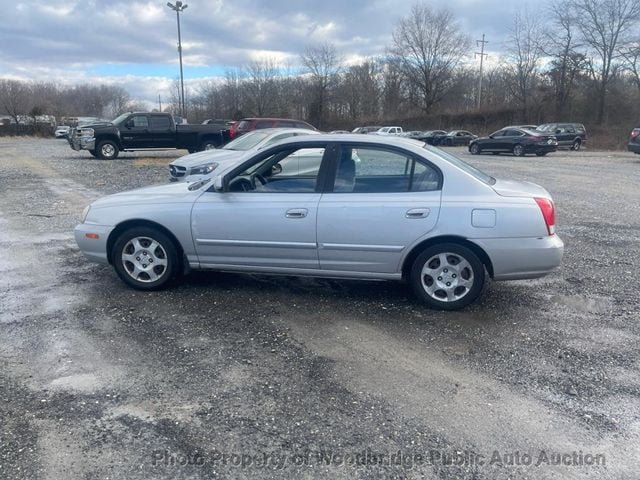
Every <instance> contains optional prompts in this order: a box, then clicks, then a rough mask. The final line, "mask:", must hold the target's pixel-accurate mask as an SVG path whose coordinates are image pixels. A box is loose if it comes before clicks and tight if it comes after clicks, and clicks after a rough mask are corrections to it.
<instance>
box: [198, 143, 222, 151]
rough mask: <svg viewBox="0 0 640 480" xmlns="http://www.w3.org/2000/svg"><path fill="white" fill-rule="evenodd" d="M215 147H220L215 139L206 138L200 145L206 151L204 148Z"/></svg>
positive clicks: (210, 148) (211, 148)
mask: <svg viewBox="0 0 640 480" xmlns="http://www.w3.org/2000/svg"><path fill="white" fill-rule="evenodd" d="M215 148H218V146H217V145H216V142H215V141H213V140H204V141H203V142H202V144H201V145H200V150H201V151H204V150H213V149H215Z"/></svg>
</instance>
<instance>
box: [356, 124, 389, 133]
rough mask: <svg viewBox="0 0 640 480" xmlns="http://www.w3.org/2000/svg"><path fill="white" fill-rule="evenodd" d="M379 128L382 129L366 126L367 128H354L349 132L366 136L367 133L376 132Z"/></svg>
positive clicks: (375, 126) (379, 126) (376, 126)
mask: <svg viewBox="0 0 640 480" xmlns="http://www.w3.org/2000/svg"><path fill="white" fill-rule="evenodd" d="M381 128H382V126H381V125H372V126H368V127H357V128H354V129H353V130H351V133H361V134H365V135H366V134H367V133H373V132H377V131H378V130H380V129H381Z"/></svg>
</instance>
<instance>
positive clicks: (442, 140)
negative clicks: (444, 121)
mask: <svg viewBox="0 0 640 480" xmlns="http://www.w3.org/2000/svg"><path fill="white" fill-rule="evenodd" d="M476 138H478V136H477V135H474V134H473V133H471V132H467V131H466V130H452V131H450V132H449V133H447V134H446V135H445V136H443V137H439V139H438V145H443V146H446V147H454V146H456V145H469V142H470V141H471V140H475V139H476Z"/></svg>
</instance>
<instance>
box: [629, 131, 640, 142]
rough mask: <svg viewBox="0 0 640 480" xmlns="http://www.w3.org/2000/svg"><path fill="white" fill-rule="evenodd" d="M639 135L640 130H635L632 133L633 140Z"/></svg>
mask: <svg viewBox="0 0 640 480" xmlns="http://www.w3.org/2000/svg"><path fill="white" fill-rule="evenodd" d="M638 135H640V128H634V129H633V131H632V132H631V140H633V139H634V138H636V137H637V136H638Z"/></svg>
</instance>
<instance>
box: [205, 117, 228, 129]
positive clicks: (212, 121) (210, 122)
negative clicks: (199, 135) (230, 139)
mask: <svg viewBox="0 0 640 480" xmlns="http://www.w3.org/2000/svg"><path fill="white" fill-rule="evenodd" d="M234 123H235V121H234V120H225V119H221V118H207V119H206V120H203V122H202V125H220V126H223V127H225V128H231V127H232V126H233V124H234Z"/></svg>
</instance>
